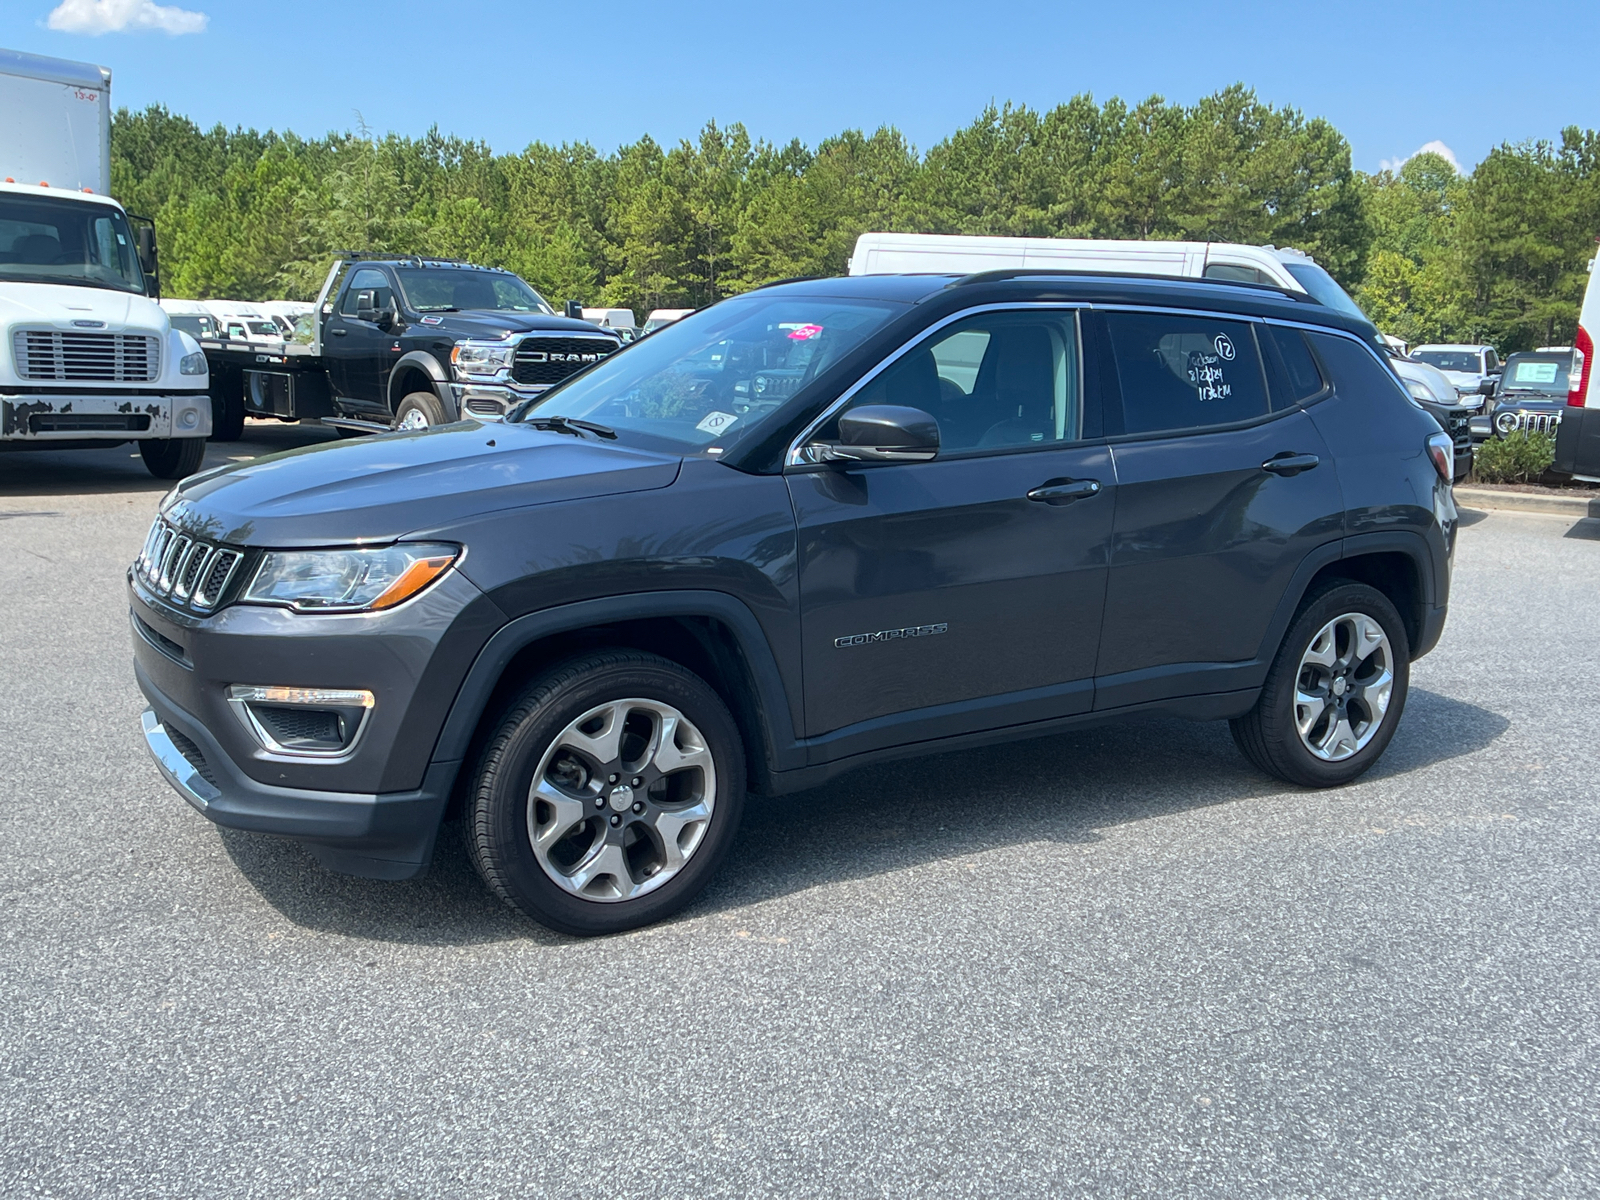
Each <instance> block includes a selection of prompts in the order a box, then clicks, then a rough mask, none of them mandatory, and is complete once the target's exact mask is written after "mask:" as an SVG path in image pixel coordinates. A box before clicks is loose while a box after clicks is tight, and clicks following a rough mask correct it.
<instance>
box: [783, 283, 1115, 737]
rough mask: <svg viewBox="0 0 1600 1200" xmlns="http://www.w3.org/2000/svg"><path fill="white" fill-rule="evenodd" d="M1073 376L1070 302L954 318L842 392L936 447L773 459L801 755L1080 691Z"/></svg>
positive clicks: (1091, 515) (1083, 535) (1091, 539)
mask: <svg viewBox="0 0 1600 1200" xmlns="http://www.w3.org/2000/svg"><path fill="white" fill-rule="evenodd" d="M1081 377H1082V376H1081V370H1080V364H1079V360H1078V332H1077V319H1076V314H1075V313H1074V312H1073V311H1071V310H1033V311H1021V312H1018V311H1009V312H993V313H986V314H982V315H977V316H972V317H968V318H965V319H962V320H959V321H957V322H955V323H953V324H950V325H947V326H945V327H943V328H942V329H940V330H938V331H936V332H934V333H932V334H930V335H928V336H927V337H926V338H925V339H923V340H922V341H920V342H919V343H917V344H916V345H914V346H913V347H912V348H911V349H910V350H909V351H907V352H906V353H904V354H902V355H901V356H900V357H899V358H898V359H896V360H895V361H894V362H893V363H892V364H891V365H890V366H889V367H888V368H887V369H886V370H884V371H883V372H881V373H880V374H879V375H878V376H877V377H876V378H875V379H873V380H871V381H870V382H869V383H868V384H867V386H865V387H864V388H862V389H861V390H860V391H858V392H857V394H856V395H855V397H854V398H853V399H852V401H851V403H852V405H859V404H885V403H887V404H899V405H907V406H910V407H914V408H920V409H923V410H925V411H927V412H930V413H932V414H933V415H934V416H935V417H936V418H937V419H938V421H939V427H940V443H941V449H940V454H939V457H938V458H937V459H936V460H934V461H932V462H923V463H895V464H883V465H862V466H851V467H848V468H844V469H841V468H839V467H837V466H829V467H817V468H802V469H791V470H792V473H791V474H790V476H789V488H790V494H791V497H792V499H793V503H794V508H795V513H796V518H797V521H798V526H799V546H800V563H799V569H800V599H801V622H802V630H803V637H804V644H805V648H804V654H803V660H804V666H805V703H806V731H807V736H808V737H810V738H813V739H819V740H818V741H817V742H816V743H815V745H816V750H815V751H814V754H815V757H816V760H817V761H824V760H828V759H833V758H838V757H842V756H844V755H848V754H851V753H859V752H861V751H864V750H869V749H874V748H877V747H880V746H887V745H894V744H898V743H902V742H906V741H914V740H920V739H925V738H930V737H936V736H945V735H947V734H952V733H961V732H969V731H973V730H980V729H986V728H994V727H999V726H1004V725H1016V724H1021V723H1025V722H1029V721H1037V720H1043V719H1048V718H1050V717H1056V716H1063V715H1069V714H1072V713H1078V712H1084V711H1087V710H1088V709H1089V708H1090V707H1091V706H1092V704H1093V682H1092V677H1093V673H1094V665H1095V655H1096V647H1097V644H1098V639H1099V632H1100V619H1101V612H1102V607H1103V603H1104V595H1105V581H1106V560H1107V547H1108V542H1109V537H1110V533H1111V514H1112V504H1113V495H1112V492H1113V488H1112V483H1113V476H1112V464H1111V457H1110V454H1109V452H1108V451H1107V449H1106V447H1105V446H1104V445H1103V444H1088V443H1086V442H1085V441H1084V438H1083V432H1084V425H1083V405H1082V392H1083V389H1082V388H1081V386H1080V380H1081ZM1093 419H1094V421H1095V422H1097V421H1098V411H1096V412H1095V413H1094V415H1093ZM818 434H819V436H823V437H828V436H833V429H832V427H831V426H824V427H823V429H821V430H819V431H818ZM1030 493H1031V494H1032V496H1031V498H1030ZM819 735H821V736H820V738H819Z"/></svg>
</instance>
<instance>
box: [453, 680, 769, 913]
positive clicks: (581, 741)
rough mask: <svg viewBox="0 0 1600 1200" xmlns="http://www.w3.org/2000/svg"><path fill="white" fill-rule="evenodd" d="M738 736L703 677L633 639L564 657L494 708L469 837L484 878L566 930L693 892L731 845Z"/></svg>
mask: <svg viewBox="0 0 1600 1200" xmlns="http://www.w3.org/2000/svg"><path fill="white" fill-rule="evenodd" d="M744 769H745V768H744V747H743V745H742V743H741V741H740V738H739V730H738V728H737V726H735V725H734V723H733V718H732V717H731V716H730V715H729V713H728V709H727V706H726V705H724V704H723V702H722V700H721V698H720V697H718V695H717V694H716V692H714V691H712V690H711V688H710V687H709V686H708V685H707V684H706V683H705V681H704V680H702V679H701V678H700V677H699V676H697V675H695V674H693V673H692V672H690V671H688V670H685V669H684V668H683V667H680V666H679V665H678V664H677V663H674V662H670V661H668V660H667V659H664V658H661V657H658V656H657V655H654V654H646V653H644V652H642V651H637V650H608V651H601V652H598V653H592V654H587V655H584V656H582V657H580V658H575V659H570V660H568V661H567V662H565V663H562V664H560V665H559V666H556V667H554V668H552V669H551V670H550V671H549V672H548V673H546V674H545V675H543V676H542V677H540V678H539V679H538V680H537V681H535V682H534V683H533V684H532V685H531V686H530V687H529V688H528V689H527V691H525V692H524V693H523V694H522V696H521V697H520V698H519V699H518V700H517V701H516V702H515V703H514V704H513V705H512V706H511V708H510V709H509V711H507V712H506V714H505V716H503V717H502V718H501V719H500V722H499V724H498V725H497V726H496V728H495V731H494V733H493V734H492V735H491V737H490V739H489V743H488V746H487V747H486V748H485V750H484V752H483V756H482V758H481V759H480V760H479V763H478V770H477V775H476V777H475V778H474V780H473V786H472V792H471V797H470V799H469V801H468V809H467V844H468V850H469V853H470V854H471V856H472V860H473V863H474V864H475V865H476V867H477V869H478V872H479V874H481V875H482V876H483V879H484V881H485V882H486V883H487V884H488V885H489V888H490V889H491V890H492V891H493V892H494V893H495V894H496V895H498V896H499V897H500V898H501V899H502V900H504V901H506V903H508V904H510V905H512V906H513V907H515V908H518V909H520V910H521V911H522V912H524V913H526V914H527V915H528V916H530V917H532V918H533V919H534V920H536V921H539V922H540V923H541V924H544V925H547V926H549V927H550V928H551V929H554V930H557V931H558V932H561V933H568V934H575V935H579V936H588V935H593V934H602V933H617V932H620V931H621V930H624V929H633V928H635V927H637V926H640V925H647V924H649V923H650V922H652V921H659V920H660V919H661V918H663V917H665V916H667V915H668V914H670V913H673V912H676V911H677V910H678V909H680V908H682V907H683V906H684V905H685V904H687V903H689V901H690V900H692V899H693V898H694V897H695V896H696V895H697V894H698V893H699V891H700V889H701V888H703V887H704V886H705V885H706V882H707V881H708V880H709V879H710V878H711V876H712V875H713V874H714V873H715V872H716V870H717V867H718V866H719V865H720V864H721V862H722V860H723V858H724V857H725V856H726V855H727V852H728V848H729V847H730V846H731V845H732V844H733V838H734V834H735V833H736V832H737V830H738V826H739V818H740V815H741V813H742V811H743V808H744V793H745V776H744Z"/></svg>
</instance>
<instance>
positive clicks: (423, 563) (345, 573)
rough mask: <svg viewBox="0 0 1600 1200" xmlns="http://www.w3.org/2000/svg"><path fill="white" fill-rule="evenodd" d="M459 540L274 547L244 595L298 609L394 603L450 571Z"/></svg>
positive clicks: (358, 608) (249, 599) (458, 551)
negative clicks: (343, 546)
mask: <svg viewBox="0 0 1600 1200" xmlns="http://www.w3.org/2000/svg"><path fill="white" fill-rule="evenodd" d="M460 557H461V547H460V546H446V545H438V544H429V543H421V542H418V543H407V544H403V545H398V546H383V547H380V548H377V549H371V550H368V549H350V550H272V551H269V552H268V553H267V554H266V555H265V556H264V557H263V558H262V560H261V566H260V567H258V568H257V569H256V573H255V578H254V579H252V580H251V581H250V586H249V587H247V588H246V589H245V592H244V595H243V596H242V597H241V598H240V603H243V604H277V605H282V606H284V607H286V608H292V609H294V610H295V611H296V612H368V611H371V610H375V609H385V608H393V607H394V606H395V605H397V604H401V603H403V602H405V601H407V600H409V599H411V597H413V596H415V595H416V594H417V593H418V592H420V591H422V590H423V589H424V588H426V587H427V586H428V585H429V584H431V583H432V582H433V581H434V580H436V579H438V578H439V577H440V576H441V575H443V574H444V573H445V572H446V571H448V570H449V569H450V567H451V564H453V563H454V562H455V561H456V560H457V559H459V558H460Z"/></svg>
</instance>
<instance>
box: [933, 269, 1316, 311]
mask: <svg viewBox="0 0 1600 1200" xmlns="http://www.w3.org/2000/svg"><path fill="white" fill-rule="evenodd" d="M1058 277H1060V278H1065V279H1149V280H1155V281H1157V282H1172V283H1199V284H1205V285H1207V286H1209V287H1238V288H1251V289H1254V290H1255V291H1260V292H1271V293H1272V294H1273V295H1275V296H1287V297H1288V298H1290V299H1291V300H1296V301H1300V302H1302V303H1310V304H1317V303H1318V301H1317V300H1316V299H1315V298H1314V297H1312V296H1311V295H1309V294H1308V293H1306V292H1300V291H1296V290H1295V289H1293V288H1290V287H1288V286H1286V285H1284V284H1278V283H1248V282H1246V281H1245V280H1243V279H1207V278H1205V277H1204V276H1195V275H1157V274H1155V273H1153V272H1148V271H1096V270H1090V269H1085V268H1078V269H1072V268H1066V267H1001V268H999V269H997V270H993V271H974V272H973V273H972V274H970V275H963V276H961V277H960V278H959V279H952V280H951V281H950V282H949V283H947V284H946V285H945V286H946V287H953V288H954V287H970V286H972V285H973V284H978V283H1006V282H1008V281H1010V280H1014V279H1054V278H1058Z"/></svg>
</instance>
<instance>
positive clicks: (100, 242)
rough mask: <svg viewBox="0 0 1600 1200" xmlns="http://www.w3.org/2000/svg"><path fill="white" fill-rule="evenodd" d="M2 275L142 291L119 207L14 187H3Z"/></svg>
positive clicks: (130, 237)
mask: <svg viewBox="0 0 1600 1200" xmlns="http://www.w3.org/2000/svg"><path fill="white" fill-rule="evenodd" d="M0 279H6V280H12V281H14V282H18V283H66V284H75V285H77V286H80V287H103V288H112V289H114V290H115V291H119V292H139V293H140V294H143V292H144V276H143V274H141V273H140V271H139V258H138V255H137V254H135V253H134V248H133V234H132V233H131V232H130V231H129V229H128V218H127V217H125V216H123V215H122V212H121V210H120V209H115V208H112V207H110V206H109V205H106V204H91V203H86V202H84V201H82V200H56V199H52V198H50V197H48V196H19V195H17V194H16V193H15V192H7V193H0Z"/></svg>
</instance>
